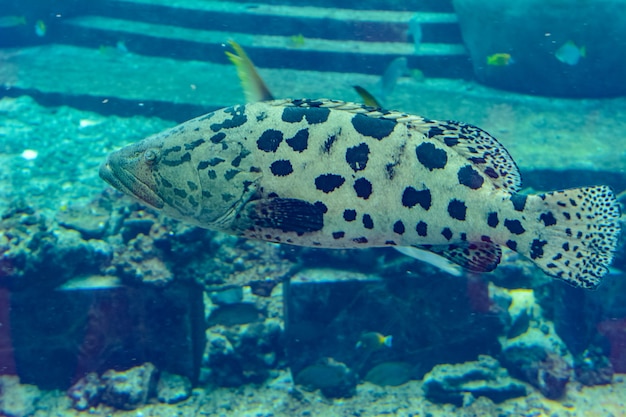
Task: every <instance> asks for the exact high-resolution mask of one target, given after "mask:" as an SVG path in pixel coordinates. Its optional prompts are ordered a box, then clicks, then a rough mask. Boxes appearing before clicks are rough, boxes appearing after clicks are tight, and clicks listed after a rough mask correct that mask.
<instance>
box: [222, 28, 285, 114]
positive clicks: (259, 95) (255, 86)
mask: <svg viewBox="0 0 626 417" xmlns="http://www.w3.org/2000/svg"><path fill="white" fill-rule="evenodd" d="M228 44H229V45H230V46H231V48H233V50H234V51H235V53H232V52H229V51H226V56H227V57H228V59H229V60H230V62H232V63H233V64H234V65H235V68H237V76H238V77H239V81H240V82H241V87H242V88H243V92H244V94H245V96H246V101H247V102H248V103H252V102H255V101H266V100H273V99H274V96H273V95H272V93H271V92H270V90H269V88H267V86H266V85H265V82H264V81H263V78H261V76H260V75H259V73H258V72H257V70H256V67H255V66H254V63H252V60H251V59H250V58H249V57H248V54H246V51H244V50H243V48H242V47H241V45H239V44H238V43H237V42H235V41H233V40H230V41H228Z"/></svg>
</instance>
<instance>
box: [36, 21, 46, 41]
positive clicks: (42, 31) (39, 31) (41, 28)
mask: <svg viewBox="0 0 626 417" xmlns="http://www.w3.org/2000/svg"><path fill="white" fill-rule="evenodd" d="M47 30H48V28H47V27H46V24H45V22H44V21H43V20H38V21H37V22H35V34H36V35H37V36H39V37H40V38H42V37H44V36H46V32H47Z"/></svg>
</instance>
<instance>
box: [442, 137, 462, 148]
mask: <svg viewBox="0 0 626 417" xmlns="http://www.w3.org/2000/svg"><path fill="white" fill-rule="evenodd" d="M443 143H445V144H446V145H448V146H450V147H452V146H456V145H458V144H459V138H457V137H454V136H453V137H445V138H443Z"/></svg>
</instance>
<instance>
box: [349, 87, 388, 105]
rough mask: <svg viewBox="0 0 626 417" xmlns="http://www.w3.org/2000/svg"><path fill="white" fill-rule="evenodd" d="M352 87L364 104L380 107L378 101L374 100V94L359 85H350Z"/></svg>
mask: <svg viewBox="0 0 626 417" xmlns="http://www.w3.org/2000/svg"><path fill="white" fill-rule="evenodd" d="M352 88H354V90H355V91H356V92H357V94H358V95H359V96H361V100H363V103H364V104H365V105H366V106H371V107H376V108H381V107H382V106H381V104H380V102H379V101H378V100H376V97H374V95H373V94H372V93H370V92H369V91H367V90H366V89H365V88H363V87H361V86H360V85H355V86H352Z"/></svg>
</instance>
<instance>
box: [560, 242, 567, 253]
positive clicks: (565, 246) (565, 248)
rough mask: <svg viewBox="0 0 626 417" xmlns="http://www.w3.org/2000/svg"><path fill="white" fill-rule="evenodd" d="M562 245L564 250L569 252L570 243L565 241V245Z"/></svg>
mask: <svg viewBox="0 0 626 417" xmlns="http://www.w3.org/2000/svg"><path fill="white" fill-rule="evenodd" d="M561 247H562V248H563V250H564V251H565V252H569V243H567V242H565V243H563V246H561Z"/></svg>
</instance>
